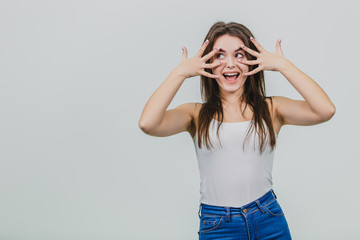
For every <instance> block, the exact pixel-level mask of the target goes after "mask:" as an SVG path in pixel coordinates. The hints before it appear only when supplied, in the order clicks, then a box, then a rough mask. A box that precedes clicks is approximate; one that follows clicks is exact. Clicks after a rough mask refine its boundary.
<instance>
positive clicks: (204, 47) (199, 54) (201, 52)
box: [196, 39, 209, 58]
mask: <svg viewBox="0 0 360 240" xmlns="http://www.w3.org/2000/svg"><path fill="white" fill-rule="evenodd" d="M208 44H209V39H206V41H205V42H204V43H203V45H202V46H201V48H200V50H199V51H198V53H197V54H196V56H197V57H199V58H201V56H202V55H203V53H204V51H205V49H206V47H207V45H208Z"/></svg>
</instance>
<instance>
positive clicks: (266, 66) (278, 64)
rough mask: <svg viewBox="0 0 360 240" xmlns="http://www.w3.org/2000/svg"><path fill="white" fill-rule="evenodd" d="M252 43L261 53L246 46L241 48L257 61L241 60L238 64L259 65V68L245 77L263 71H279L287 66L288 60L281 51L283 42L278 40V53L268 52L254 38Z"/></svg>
mask: <svg viewBox="0 0 360 240" xmlns="http://www.w3.org/2000/svg"><path fill="white" fill-rule="evenodd" d="M250 40H251V41H252V43H253V44H254V45H255V47H256V48H257V50H259V52H257V51H254V50H252V49H251V48H248V47H246V46H243V45H242V46H241V47H242V48H243V49H244V50H245V51H246V52H248V53H249V54H251V55H253V56H255V57H256V58H257V59H256V60H242V59H239V62H237V64H246V65H257V64H258V65H259V66H258V67H257V68H255V69H254V70H252V71H251V72H247V73H245V75H247V76H249V75H253V74H255V73H257V72H260V71H262V70H270V71H279V70H280V69H281V68H283V67H284V66H285V64H286V61H287V59H286V58H285V57H284V54H283V52H282V50H281V45H280V42H281V40H278V41H277V43H276V52H274V53H272V52H268V51H266V50H265V49H264V48H263V47H262V46H261V45H260V44H259V43H258V42H257V41H256V40H255V39H254V38H252V37H251V38H250Z"/></svg>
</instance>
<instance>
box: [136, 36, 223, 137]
mask: <svg viewBox="0 0 360 240" xmlns="http://www.w3.org/2000/svg"><path fill="white" fill-rule="evenodd" d="M207 44H208V42H205V43H204V44H203V46H202V47H201V49H200V50H199V52H198V53H197V54H196V56H195V57H193V58H191V59H188V58H187V50H186V48H183V56H182V60H181V62H180V64H179V65H178V66H177V67H176V68H175V69H174V70H172V71H171V73H170V74H169V75H168V77H167V78H166V79H165V81H164V82H163V83H162V84H161V85H160V86H159V87H158V89H156V91H155V92H154V93H153V94H152V96H151V97H150V99H149V100H148V101H147V103H146V105H145V107H144V109H143V112H142V114H141V117H140V119H139V123H138V124H139V127H140V128H141V130H142V131H143V132H145V133H146V134H149V135H152V136H161V137H163V136H169V135H173V134H176V133H179V132H182V131H185V130H186V129H187V128H188V127H189V125H190V123H191V120H192V110H193V108H192V105H191V104H182V105H180V106H178V107H177V108H175V109H171V110H168V111H166V109H167V107H168V106H169V104H170V102H171V101H172V99H173V98H174V96H175V94H176V93H177V91H178V90H179V88H180V86H181V85H182V83H183V82H184V80H185V79H186V78H189V77H194V76H197V75H200V74H201V75H204V76H207V77H210V78H216V77H217V76H215V75H212V74H210V73H208V72H206V71H205V70H204V69H205V68H213V67H215V66H219V65H220V64H221V63H213V64H206V61H207V60H208V59H210V58H211V57H212V56H213V55H214V54H215V53H216V52H217V49H215V50H213V51H211V52H210V53H208V54H207V55H205V56H204V57H201V55H202V54H203V52H204V51H205V48H206V46H207Z"/></svg>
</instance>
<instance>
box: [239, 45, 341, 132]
mask: <svg viewBox="0 0 360 240" xmlns="http://www.w3.org/2000/svg"><path fill="white" fill-rule="evenodd" d="M251 41H252V42H253V43H254V45H255V46H256V48H257V49H258V50H259V52H256V51H254V50H252V49H250V48H247V47H245V46H243V48H244V50H245V51H247V52H248V53H250V54H252V55H253V56H255V57H257V59H256V60H254V61H247V60H244V61H242V62H241V63H238V64H249V65H254V64H258V65H259V67H257V68H255V69H254V70H252V71H251V72H249V73H248V74H247V75H252V74H255V73H257V72H259V71H261V70H271V71H279V72H280V73H281V74H283V75H284V77H285V78H286V79H287V80H288V81H289V82H290V84H291V85H292V86H293V87H294V88H295V89H296V90H297V91H298V92H299V93H300V94H301V95H302V96H303V97H304V99H305V101H303V100H293V99H290V98H286V97H279V96H276V97H274V98H273V100H274V108H275V113H276V117H277V118H278V119H279V120H280V122H281V125H285V124H290V125H315V124H319V123H322V122H325V121H328V120H329V119H331V118H332V116H333V115H334V114H335V105H334V104H333V103H332V102H331V100H330V98H329V97H328V96H327V94H326V93H325V91H324V90H323V89H322V88H321V87H320V86H319V85H318V84H317V83H316V82H315V81H314V80H313V79H311V78H310V77H309V76H308V75H306V74H305V73H304V72H302V71H301V70H300V69H298V68H297V67H296V66H295V65H294V64H292V63H291V62H290V61H289V60H288V59H286V58H285V57H284V55H283V52H282V50H281V46H280V41H278V42H277V44H276V52H275V53H271V52H268V51H266V50H265V49H264V48H263V47H262V46H261V45H260V44H259V43H258V42H257V41H256V40H255V39H251Z"/></svg>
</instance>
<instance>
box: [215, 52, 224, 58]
mask: <svg viewBox="0 0 360 240" xmlns="http://www.w3.org/2000/svg"><path fill="white" fill-rule="evenodd" d="M220 56H224V55H223V54H222V53H219V54H216V58H220Z"/></svg>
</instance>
